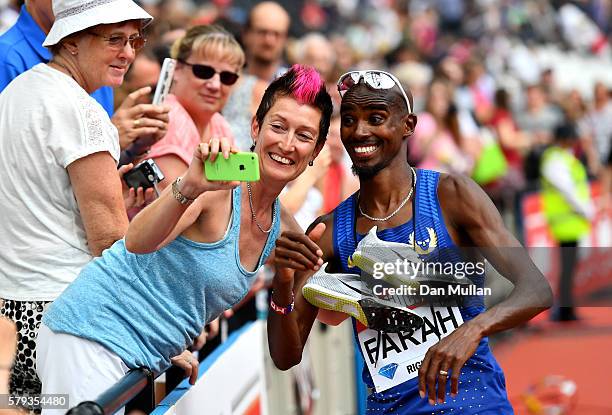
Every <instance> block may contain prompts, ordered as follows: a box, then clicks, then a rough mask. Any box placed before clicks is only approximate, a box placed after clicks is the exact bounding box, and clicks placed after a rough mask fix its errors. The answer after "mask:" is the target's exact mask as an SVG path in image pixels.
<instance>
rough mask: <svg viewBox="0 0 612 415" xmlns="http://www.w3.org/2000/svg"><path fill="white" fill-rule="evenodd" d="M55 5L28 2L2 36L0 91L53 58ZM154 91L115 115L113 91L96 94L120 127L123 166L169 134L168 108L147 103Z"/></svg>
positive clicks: (133, 98)
mask: <svg viewBox="0 0 612 415" xmlns="http://www.w3.org/2000/svg"><path fill="white" fill-rule="evenodd" d="M51 3H52V1H51V0H26V2H25V4H24V5H23V6H22V7H21V12H20V13H19V18H18V19H17V22H16V23H15V24H14V25H13V27H11V28H10V29H9V30H7V31H6V32H5V33H4V34H2V36H0V91H2V90H4V88H6V86H7V85H8V84H9V83H10V82H11V81H12V80H13V79H14V78H16V77H17V76H19V75H20V74H21V73H23V72H25V71H27V70H28V69H30V68H31V67H33V66H34V65H36V64H39V63H43V62H48V61H49V59H50V58H51V52H50V51H49V50H48V49H47V48H45V47H43V45H42V44H43V41H44V40H45V37H46V36H47V33H48V32H49V30H50V29H51V26H52V25H53V22H54V21H55V17H54V15H53V9H52V6H51ZM150 92H151V89H150V87H146V88H141V89H139V90H137V91H135V92H133V93H132V94H130V95H129V96H128V97H127V98H126V99H125V101H124V102H123V103H122V104H121V106H120V107H119V108H118V109H117V111H116V112H115V113H114V114H113V90H112V88H110V87H102V88H100V89H98V90H97V91H95V92H94V93H93V94H92V97H93V98H95V100H96V101H98V103H100V105H102V107H103V108H104V109H105V110H106V112H107V113H108V115H109V117H112V118H111V121H112V122H113V124H114V125H115V127H117V130H118V132H119V144H120V146H121V149H122V150H123V152H122V154H121V162H122V164H127V163H129V162H131V161H133V160H135V159H138V158H139V156H141V155H143V154H144V153H145V152H146V151H147V150H148V149H149V147H150V146H151V145H152V144H154V143H155V142H156V141H157V140H159V139H161V138H162V137H163V136H164V135H165V134H166V129H167V126H168V108H166V107H163V106H155V105H151V104H146V103H145V101H146V99H147V98H146V97H147V96H148V94H149V93H150Z"/></svg>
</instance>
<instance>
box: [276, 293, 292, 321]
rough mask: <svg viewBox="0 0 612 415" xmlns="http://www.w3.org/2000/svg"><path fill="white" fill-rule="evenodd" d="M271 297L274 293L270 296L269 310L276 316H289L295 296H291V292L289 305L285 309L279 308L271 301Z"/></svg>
mask: <svg viewBox="0 0 612 415" xmlns="http://www.w3.org/2000/svg"><path fill="white" fill-rule="evenodd" d="M273 296H274V291H273V292H272V295H271V296H270V308H271V309H272V310H273V311H274V312H275V313H276V314H280V315H282V316H286V315H287V314H289V313H291V312H292V311H293V307H294V306H295V296H294V295H293V292H292V293H291V304H289V305H288V306H287V307H280V306H278V305H276V303H275V302H274V300H273V299H272V297H273Z"/></svg>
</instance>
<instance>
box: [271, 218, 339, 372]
mask: <svg viewBox="0 0 612 415" xmlns="http://www.w3.org/2000/svg"><path fill="white" fill-rule="evenodd" d="M315 223H316V222H315ZM311 228H312V226H311ZM310 231H311V232H310V233H309V236H307V235H305V234H304V233H303V232H302V231H301V229H299V227H297V228H294V229H293V230H285V231H284V232H283V234H282V236H281V237H280V238H279V239H278V240H277V241H276V249H275V252H274V257H275V259H274V264H275V266H276V275H275V276H274V280H273V282H272V289H273V291H272V300H273V301H274V303H275V304H277V305H278V306H281V307H285V306H287V305H289V304H290V303H291V300H292V298H293V293H295V307H294V310H293V311H292V312H291V313H289V314H287V315H280V314H277V313H275V312H274V311H270V312H269V313H268V347H269V348H270V355H271V356H272V360H273V361H274V364H275V365H276V367H278V368H279V369H281V370H287V369H289V368H291V367H292V366H295V365H297V364H298V363H299V362H300V361H301V360H302V351H303V349H304V345H305V344H306V340H307V339H308V335H309V334H310V330H311V328H312V325H313V323H314V320H315V318H316V317H317V312H318V309H317V308H316V307H314V306H313V305H311V304H310V303H308V302H307V301H306V300H305V299H304V297H303V296H302V287H303V286H304V284H305V283H306V281H307V280H308V278H309V277H310V276H311V275H312V274H313V273H314V272H315V271H316V269H318V267H319V266H321V265H322V263H323V261H324V258H327V255H325V253H327V254H328V255H330V254H331V252H332V251H331V245H330V242H331V227H326V226H324V225H321V224H319V225H317V226H315V227H314V229H310ZM311 238H312V239H311ZM317 243H318V244H317Z"/></svg>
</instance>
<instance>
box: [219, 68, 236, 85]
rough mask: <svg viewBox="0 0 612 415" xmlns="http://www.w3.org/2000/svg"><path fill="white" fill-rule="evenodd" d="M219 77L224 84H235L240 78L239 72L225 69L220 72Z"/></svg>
mask: <svg viewBox="0 0 612 415" xmlns="http://www.w3.org/2000/svg"><path fill="white" fill-rule="evenodd" d="M219 79H221V83H222V84H223V85H234V84H235V83H236V81H237V80H238V74H237V73H233V72H229V71H223V72H221V73H220V74H219Z"/></svg>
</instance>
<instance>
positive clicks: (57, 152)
mask: <svg viewBox="0 0 612 415" xmlns="http://www.w3.org/2000/svg"><path fill="white" fill-rule="evenodd" d="M52 7H53V13H54V15H55V22H54V24H53V26H52V28H51V30H50V32H49V34H48V36H47V38H46V39H45V41H44V43H43V46H45V47H47V48H49V49H50V50H51V52H52V59H51V61H50V62H49V63H46V64H45V63H41V64H38V65H36V66H34V67H33V68H32V69H30V70H28V71H26V72H24V73H23V74H21V75H20V76H19V77H17V78H16V79H14V80H13V82H11V83H10V84H9V85H8V86H7V88H6V89H5V90H4V91H3V92H2V94H0V174H1V177H2V180H0V193H2V194H3V195H5V196H4V197H2V198H1V199H2V200H0V211H2V212H3V216H4V219H3V220H2V221H0V270H1V271H0V315H5V316H6V317H8V318H9V319H11V320H13V321H15V322H16V323H17V326H18V328H19V347H18V353H17V358H16V363H15V365H14V366H13V370H12V379H11V393H13V394H15V395H26V394H28V395H31V396H37V395H39V394H40V381H39V380H38V378H37V376H36V373H35V371H34V362H35V361H36V345H35V340H36V336H37V333H38V330H39V327H40V321H41V315H42V313H43V311H44V309H45V308H46V306H47V305H48V304H49V303H51V302H52V301H54V300H55V299H56V298H57V297H58V296H59V295H60V294H61V293H62V291H63V290H64V289H65V288H66V287H67V286H68V284H69V283H70V282H71V281H72V280H74V279H75V278H76V276H77V275H78V274H79V272H80V270H81V268H83V266H85V264H87V263H88V262H89V261H91V259H92V258H93V257H94V256H99V255H100V254H101V253H102V251H103V250H104V249H106V248H108V247H110V246H111V245H112V244H113V242H115V241H116V240H118V239H120V238H122V237H123V235H124V234H125V232H126V230H127V225H128V219H127V215H126V210H125V206H124V200H123V196H122V185H121V182H120V178H119V175H118V174H117V161H118V159H119V138H118V134H117V129H116V128H115V127H114V126H113V124H112V123H111V121H110V119H109V117H108V115H107V113H106V112H105V111H104V109H103V108H102V107H101V106H100V105H99V104H98V103H97V102H96V101H95V100H94V99H93V98H91V97H90V95H89V94H90V93H92V92H93V91H95V90H97V89H98V88H100V87H102V86H111V87H116V86H119V85H120V84H121V83H122V82H123V77H124V75H125V72H126V71H127V69H128V68H129V66H130V64H131V63H132V61H133V60H134V57H135V53H136V50H138V49H139V48H140V47H142V46H143V45H144V41H145V39H144V37H143V35H142V29H143V27H144V26H146V24H148V23H149V22H150V21H151V20H152V17H151V16H150V15H149V14H148V13H147V12H146V11H145V10H143V9H142V8H140V7H139V6H138V5H136V4H135V3H134V2H133V1H131V0H95V1H91V0H90V1H83V0H54V1H53V4H52ZM162 134H165V132H162Z"/></svg>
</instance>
